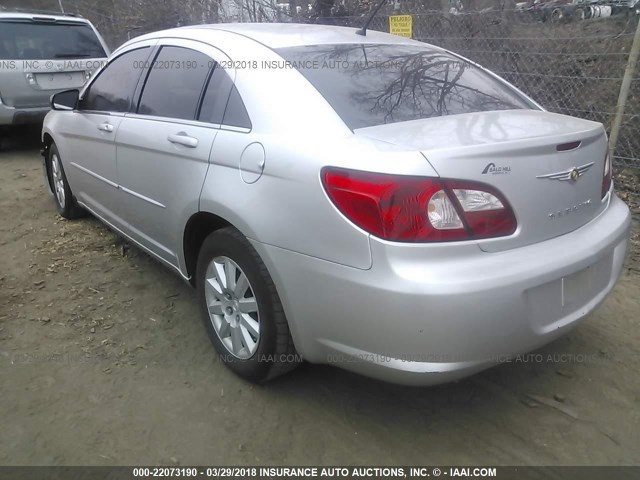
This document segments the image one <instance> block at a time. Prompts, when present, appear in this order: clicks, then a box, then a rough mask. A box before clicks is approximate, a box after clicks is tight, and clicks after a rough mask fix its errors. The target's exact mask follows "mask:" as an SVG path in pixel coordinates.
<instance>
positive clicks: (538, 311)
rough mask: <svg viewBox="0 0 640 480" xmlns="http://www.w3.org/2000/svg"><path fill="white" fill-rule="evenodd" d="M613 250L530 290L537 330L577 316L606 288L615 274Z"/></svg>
mask: <svg viewBox="0 0 640 480" xmlns="http://www.w3.org/2000/svg"><path fill="white" fill-rule="evenodd" d="M612 265H613V252H611V253H609V254H607V255H605V256H604V257H603V258H601V259H600V260H598V261H597V262H596V263H594V264H592V265H589V266H587V267H585V268H583V269H581V270H578V271H577V272H574V273H571V274H568V275H565V276H563V277H561V278H558V279H556V280H552V281H550V282H547V283H544V284H542V285H538V286H536V287H533V288H530V289H528V290H526V291H525V292H524V293H525V298H526V302H527V310H528V312H527V313H528V317H529V321H530V323H531V325H532V326H533V327H534V329H535V330H545V329H546V328H547V327H549V326H550V325H553V324H555V323H558V322H560V323H562V322H561V320H562V319H565V318H567V317H571V316H574V315H572V314H574V312H577V311H579V310H580V309H582V308H583V307H584V306H585V305H586V304H587V303H589V302H590V301H591V300H592V299H593V298H594V297H596V296H597V295H598V294H599V293H600V292H602V291H603V290H604V289H605V288H606V287H607V285H608V284H609V280H610V278H611V268H612Z"/></svg>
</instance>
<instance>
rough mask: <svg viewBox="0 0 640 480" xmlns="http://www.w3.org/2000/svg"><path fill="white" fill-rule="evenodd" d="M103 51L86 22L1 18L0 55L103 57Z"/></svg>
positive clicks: (22, 57)
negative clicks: (44, 21)
mask: <svg viewBox="0 0 640 480" xmlns="http://www.w3.org/2000/svg"><path fill="white" fill-rule="evenodd" d="M106 56H107V55H106V53H105V51H104V49H103V48H102V45H101V44H100V41H99V40H98V37H97V36H96V34H95V32H94V31H93V29H92V28H91V27H90V26H89V25H87V24H86V23H70V22H65V23H37V22H31V21H17V20H12V21H2V22H0V59H4V60H51V59H56V58H65V59H74V58H104V57H106Z"/></svg>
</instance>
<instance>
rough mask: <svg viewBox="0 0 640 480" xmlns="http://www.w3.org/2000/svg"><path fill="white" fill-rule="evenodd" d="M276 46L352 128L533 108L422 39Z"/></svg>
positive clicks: (510, 91) (522, 98)
mask: <svg viewBox="0 0 640 480" xmlns="http://www.w3.org/2000/svg"><path fill="white" fill-rule="evenodd" d="M277 52H278V53H279V54H280V55H281V56H282V57H283V58H284V59H285V60H287V61H288V62H289V64H288V65H287V66H288V67H289V68H296V69H297V70H298V71H299V72H300V73H302V75H304V76H305V77H306V78H307V80H309V82H311V84H313V86H314V87H315V88H316V89H317V90H318V91H319V92H320V93H321V94H322V95H323V96H324V98H325V99H326V100H327V101H328V102H329V104H331V106H332V107H333V109H334V110H335V111H336V113H337V114H338V115H339V116H340V117H341V118H342V120H343V121H344V122H345V123H346V124H347V126H348V127H349V128H351V129H353V130H355V129H357V128H363V127H370V126H374V125H381V124H385V123H395V122H403V121H407V120H417V119H421V118H430V117H437V116H444V115H454V114H460V113H471V112H483V111H489V110H511V109H531V108H536V107H535V106H534V105H533V104H531V103H530V102H528V101H527V100H526V99H525V98H524V97H523V96H522V95H520V94H519V93H518V92H517V91H515V90H514V89H512V88H510V87H509V86H508V85H505V84H504V83H502V82H500V81H499V80H497V79H495V78H494V77H492V76H491V75H489V74H488V73H486V72H485V71H483V70H482V69H480V68H478V67H476V66H474V65H473V64H471V63H469V62H466V61H464V60H462V59H460V58H458V57H456V56H454V55H452V54H450V53H447V52H443V51H441V50H437V49H435V48H432V47H429V46H426V45H425V46H420V45H375V44H336V45H312V46H300V47H288V48H281V49H278V50H277Z"/></svg>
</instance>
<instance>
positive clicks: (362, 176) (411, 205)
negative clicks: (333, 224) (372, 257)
mask: <svg viewBox="0 0 640 480" xmlns="http://www.w3.org/2000/svg"><path fill="white" fill-rule="evenodd" d="M322 183H323V185H324V188H325V190H326V192H327V195H328V196H329V198H330V199H331V201H332V202H333V203H334V205H335V206H336V207H337V208H338V210H340V212H342V214H343V215H345V216H346V217H347V218H348V219H349V220H351V221H352V222H353V223H355V224H356V225H357V226H359V227H360V228H362V229H363V230H366V231H367V232H369V233H371V234H373V235H375V236H377V237H380V238H383V239H385V240H393V241H399V242H443V241H454V240H470V239H477V238H491V237H501V236H505V235H511V234H512V233H513V232H515V230H516V219H515V216H514V214H513V211H512V210H511V207H510V206H509V204H508V203H507V201H506V200H505V198H504V197H503V196H502V195H501V194H500V193H499V192H498V191H497V190H496V189H494V188H493V187H490V186H489V185H485V184H482V183H476V182H469V181H466V180H450V179H441V178H431V177H416V176H405V175H388V174H381V173H370V172H362V171H355V170H346V169H341V168H333V167H326V168H324V169H323V170H322Z"/></svg>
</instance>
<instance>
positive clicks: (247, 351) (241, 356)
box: [196, 227, 299, 383]
mask: <svg viewBox="0 0 640 480" xmlns="http://www.w3.org/2000/svg"><path fill="white" fill-rule="evenodd" d="M196 285H197V289H198V302H199V304H200V307H201V313H202V318H203V320H204V322H205V326H206V328H207V333H208V335H209V338H210V340H211V343H213V346H214V348H215V349H216V351H217V353H218V355H219V357H220V359H221V360H222V361H223V362H224V364H225V365H226V366H227V367H229V368H230V369H231V370H232V371H233V372H235V373H236V374H237V375H239V376H241V377H243V378H245V379H247V380H249V381H252V382H256V383H261V382H265V381H267V380H270V379H272V378H275V377H277V376H279V375H282V374H284V373H286V372H288V371H290V370H292V369H293V368H295V367H296V366H297V364H298V363H299V359H298V356H297V354H296V351H295V348H294V346H293V340H292V338H291V334H290V333H289V326H288V323H287V319H286V317H285V315H284V311H283V308H282V304H281V302H280V298H279V297H278V293H277V292H276V288H275V285H274V283H273V280H272V279H271V276H270V275H269V272H268V271H267V268H266V266H265V265H264V263H263V262H262V259H261V258H260V256H259V255H258V253H257V252H256V251H255V249H254V248H253V246H252V245H251V244H250V243H249V241H248V240H247V239H246V238H245V237H244V236H243V235H242V234H241V233H240V232H239V231H238V230H236V229H235V228H233V227H227V228H223V229H220V230H217V231H215V232H213V233H212V234H210V235H209V236H208V237H207V238H206V239H205V241H204V243H203V244H202V248H201V249H200V254H199V256H198V264H197V268H196Z"/></svg>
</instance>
